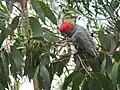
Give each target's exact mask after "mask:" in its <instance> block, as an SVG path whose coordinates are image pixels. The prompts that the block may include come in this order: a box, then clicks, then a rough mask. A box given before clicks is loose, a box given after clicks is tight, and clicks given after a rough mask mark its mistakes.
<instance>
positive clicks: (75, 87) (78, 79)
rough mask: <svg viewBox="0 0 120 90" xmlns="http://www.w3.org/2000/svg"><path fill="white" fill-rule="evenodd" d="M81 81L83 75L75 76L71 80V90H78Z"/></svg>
mask: <svg viewBox="0 0 120 90" xmlns="http://www.w3.org/2000/svg"><path fill="white" fill-rule="evenodd" d="M83 79H84V75H83V74H82V73H80V72H79V73H78V74H76V75H75V76H74V77H73V79H72V82H73V85H72V90H79V87H80V84H81V83H82V81H83Z"/></svg>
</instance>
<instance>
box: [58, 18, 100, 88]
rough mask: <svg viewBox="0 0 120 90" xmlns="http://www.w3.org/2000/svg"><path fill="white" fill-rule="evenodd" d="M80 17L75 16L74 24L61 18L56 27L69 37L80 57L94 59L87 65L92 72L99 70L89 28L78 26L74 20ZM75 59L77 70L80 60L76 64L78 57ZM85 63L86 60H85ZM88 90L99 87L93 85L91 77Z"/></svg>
mask: <svg viewBox="0 0 120 90" xmlns="http://www.w3.org/2000/svg"><path fill="white" fill-rule="evenodd" d="M80 18H81V17H77V18H76V19H75V23H74V24H72V23H71V22H70V21H69V20H63V21H62V23H61V25H60V26H59V27H58V30H59V32H60V33H61V35H62V36H64V37H69V38H70V41H71V42H72V43H73V45H74V46H75V48H76V50H77V54H78V55H79V56H80V57H81V59H85V60H87V61H89V60H91V59H92V61H95V62H94V63H92V64H90V65H87V66H88V67H89V66H90V67H91V68H92V71H93V72H100V67H99V64H98V62H97V60H96V58H97V57H98V55H97V52H96V46H95V42H94V41H93V37H92V36H91V33H90V32H89V30H87V29H86V28H84V27H83V26H80V23H78V22H77V23H76V21H78V20H79V19H80ZM75 56H76V55H75ZM74 59H76V58H74ZM76 60H77V61H75V63H76V66H77V70H79V69H80V68H79V67H81V66H82V65H81V63H80V62H79V64H78V61H79V60H78V58H77V59H76ZM85 63H87V62H86V61H85ZM89 90H101V89H100V88H99V89H98V88H97V87H96V85H95V81H94V80H92V79H91V80H90V82H89Z"/></svg>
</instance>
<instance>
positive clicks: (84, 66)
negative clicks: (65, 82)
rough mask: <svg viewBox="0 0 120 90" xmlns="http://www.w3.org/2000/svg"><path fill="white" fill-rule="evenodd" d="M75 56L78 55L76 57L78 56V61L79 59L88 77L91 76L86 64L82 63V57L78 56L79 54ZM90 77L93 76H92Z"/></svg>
mask: <svg viewBox="0 0 120 90" xmlns="http://www.w3.org/2000/svg"><path fill="white" fill-rule="evenodd" d="M77 56H78V58H79V61H80V63H81V65H82V67H83V68H84V70H85V71H86V73H88V75H89V76H90V77H92V76H91V74H90V73H89V71H88V70H87V69H86V65H84V64H85V63H84V62H83V61H82V59H81V58H80V56H79V55H77ZM92 78H93V77H92Z"/></svg>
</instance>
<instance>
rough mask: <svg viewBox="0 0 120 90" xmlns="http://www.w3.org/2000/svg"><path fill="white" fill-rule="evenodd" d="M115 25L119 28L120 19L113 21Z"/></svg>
mask: <svg viewBox="0 0 120 90" xmlns="http://www.w3.org/2000/svg"><path fill="white" fill-rule="evenodd" d="M115 27H116V28H117V29H118V30H120V20H117V21H116V22H115Z"/></svg>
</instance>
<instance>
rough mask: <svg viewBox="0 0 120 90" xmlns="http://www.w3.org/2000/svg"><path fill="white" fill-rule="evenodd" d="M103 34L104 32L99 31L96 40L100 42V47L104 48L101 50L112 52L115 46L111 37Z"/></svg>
mask: <svg viewBox="0 0 120 90" xmlns="http://www.w3.org/2000/svg"><path fill="white" fill-rule="evenodd" d="M105 33H106V32H105V31H104V30H100V31H99V32H98V38H99V40H100V42H101V45H102V46H103V47H104V48H103V49H105V50H107V51H112V50H113V48H114V47H115V45H116V44H115V42H114V39H113V36H112V35H111V34H105Z"/></svg>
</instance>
